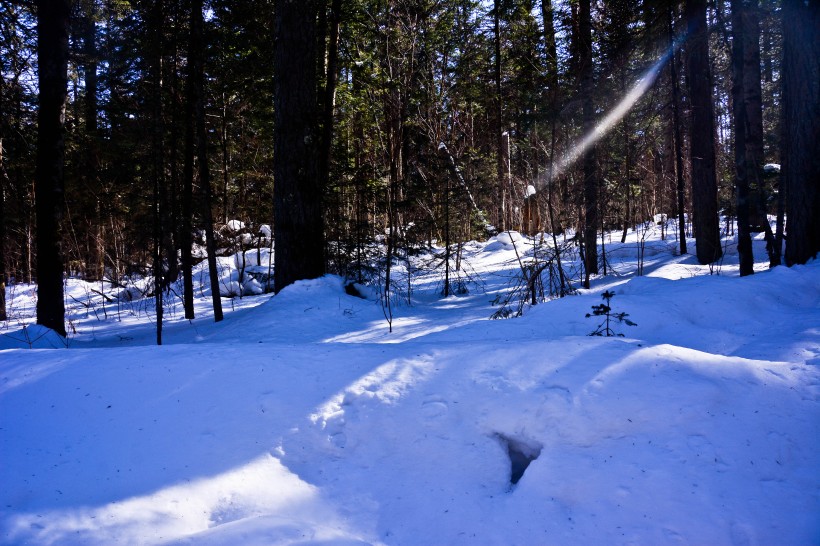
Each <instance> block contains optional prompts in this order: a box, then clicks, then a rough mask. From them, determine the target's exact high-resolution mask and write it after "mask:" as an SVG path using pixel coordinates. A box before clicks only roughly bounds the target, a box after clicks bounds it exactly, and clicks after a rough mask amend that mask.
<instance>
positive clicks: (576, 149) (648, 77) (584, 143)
mask: <svg viewBox="0 0 820 546" xmlns="http://www.w3.org/2000/svg"><path fill="white" fill-rule="evenodd" d="M673 51H674V50H673V49H670V50H669V51H667V53H666V54H665V55H664V56H663V57H661V58H660V59H658V61H657V62H656V63H655V64H653V65H652V66H651V67H650V68H649V70H647V71H646V72H644V73H643V75H642V76H641V78H640V79H639V80H638V82H637V83H636V84H635V85H634V87H632V89H630V90H629V92H628V93H627V94H626V96H625V97H624V98H623V99H621V102H619V103H618V104H617V105H616V106H615V108H613V109H612V111H610V112H609V113H608V114H607V115H606V116H605V117H604V118H603V119H602V120H601V121H599V122H598V124H597V125H596V126H595V128H594V129H593V130H592V131H591V132H589V133H587V134H586V135H584V137H583V138H582V139H581V140H580V141H579V142H578V143H577V144H575V145H573V146H572V147H570V149H569V150H568V151H567V152H565V153H564V155H562V156H561V158H560V159H559V160H558V161H557V162H555V163H554V164H553V165H552V166H551V168H550V169H549V179H550V180H554V179H555V178H558V177H559V176H561V175H562V174H564V171H566V170H567V168H569V167H570V166H572V164H573V163H575V161H577V160H578V158H579V157H581V156H582V155H583V154H584V152H586V151H587V150H588V149H589V148H590V147H592V146H594V145H595V143H596V142H598V141H599V140H600V139H601V138H603V137H604V136H605V135H606V134H607V133H608V132H609V131H611V130H612V128H613V127H614V126H615V124H617V123H618V122H619V121H621V120H622V119H623V118H624V116H625V115H626V114H627V112H629V110H630V109H631V108H632V107H633V106H634V105H635V103H636V102H638V99H640V98H641V97H642V96H643V95H644V93H646V92H647V91H649V89H650V88H651V87H652V84H654V83H655V80H656V79H658V75H659V74H660V72H661V70H662V69H663V67H664V66H665V65H666V63H667V62H668V61H669V59H670V58H671V57H672V53H673ZM543 184H544V183H543V182H542V184H541V185H542V186H543Z"/></svg>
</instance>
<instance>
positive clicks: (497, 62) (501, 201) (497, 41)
mask: <svg viewBox="0 0 820 546" xmlns="http://www.w3.org/2000/svg"><path fill="white" fill-rule="evenodd" d="M493 6H494V8H493V29H494V34H493V37H494V45H495V59H494V64H493V80H494V82H495V97H494V104H495V122H496V147H497V148H496V170H497V176H498V180H497V184H498V190H497V191H498V202H497V203H496V205H497V207H498V219H497V222H498V224H497V225H498V228H499V229H500V230H501V231H506V230H507V228H508V226H507V222H506V221H505V220H506V209H507V206H506V203H505V193H506V192H505V191H504V186H505V180H506V175H505V168H504V137H503V133H504V122H503V119H502V116H503V111H504V109H503V99H502V95H501V13H500V11H501V2H500V0H495V3H494V4H493Z"/></svg>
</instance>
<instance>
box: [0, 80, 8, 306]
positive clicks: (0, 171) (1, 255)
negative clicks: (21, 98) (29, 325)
mask: <svg viewBox="0 0 820 546" xmlns="http://www.w3.org/2000/svg"><path fill="white" fill-rule="evenodd" d="M2 104H3V84H2V81H0V115H3V113H4V112H3V111H2V108H1V107H2ZM0 128H2V125H0ZM4 157H5V156H4V155H3V135H2V134H0V322H2V321H6V320H8V314H7V313H6V187H7V186H8V185H9V175H8V173H7V172H6V164H5V163H4V162H3V158H4Z"/></svg>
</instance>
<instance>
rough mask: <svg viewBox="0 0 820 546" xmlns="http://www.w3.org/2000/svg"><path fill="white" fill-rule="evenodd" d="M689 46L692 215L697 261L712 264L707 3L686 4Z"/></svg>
mask: <svg viewBox="0 0 820 546" xmlns="http://www.w3.org/2000/svg"><path fill="white" fill-rule="evenodd" d="M685 16H686V20H687V21H689V26H688V36H689V42H688V47H687V49H686V81H687V84H688V86H689V97H690V107H691V139H690V140H691V142H690V146H689V155H690V161H691V164H692V205H693V207H692V208H693V210H692V215H693V226H694V231H695V249H696V254H697V258H698V261H699V262H700V263H701V264H709V263H713V262H715V261H717V260H718V259H720V257H721V256H722V255H723V250H722V249H721V247H720V225H719V219H718V210H717V173H716V170H715V120H714V110H713V101H712V76H711V71H710V68H709V35H708V29H707V26H706V0H686V10H685Z"/></svg>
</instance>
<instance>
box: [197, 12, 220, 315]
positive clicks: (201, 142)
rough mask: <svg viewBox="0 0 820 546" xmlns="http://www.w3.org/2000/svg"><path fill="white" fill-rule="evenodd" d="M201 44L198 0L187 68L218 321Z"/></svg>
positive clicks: (202, 40)
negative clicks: (189, 65)
mask: <svg viewBox="0 0 820 546" xmlns="http://www.w3.org/2000/svg"><path fill="white" fill-rule="evenodd" d="M204 56H205V43H204V37H203V20H202V0H192V2H191V55H190V57H191V60H190V62H191V70H192V72H193V78H192V80H193V87H192V90H193V99H194V118H195V123H196V138H195V141H196V159H197V166H198V170H199V185H200V187H201V188H202V194H203V197H204V199H203V201H204V202H203V203H202V209H203V210H202V219H203V221H204V222H205V246H206V249H207V252H208V273H209V275H208V277H209V280H210V285H211V301H212V302H213V307H214V322H219V321H221V320H222V296H221V294H220V291H219V271H218V270H217V265H216V239H215V238H214V221H213V208H212V202H211V201H212V198H211V174H210V170H209V168H208V167H209V166H208V135H207V132H206V130H205V59H204Z"/></svg>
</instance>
